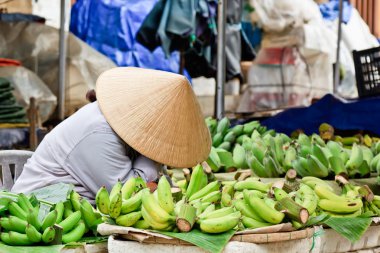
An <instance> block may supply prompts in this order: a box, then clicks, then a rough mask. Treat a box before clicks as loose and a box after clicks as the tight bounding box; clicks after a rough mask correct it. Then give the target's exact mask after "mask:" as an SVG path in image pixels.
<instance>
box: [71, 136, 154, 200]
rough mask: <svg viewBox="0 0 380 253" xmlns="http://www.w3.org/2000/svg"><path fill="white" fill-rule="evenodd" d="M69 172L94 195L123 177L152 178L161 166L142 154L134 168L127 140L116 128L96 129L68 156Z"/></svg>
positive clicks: (123, 178) (124, 178)
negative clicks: (103, 130)
mask: <svg viewBox="0 0 380 253" xmlns="http://www.w3.org/2000/svg"><path fill="white" fill-rule="evenodd" d="M65 163H66V166H67V170H68V172H69V173H70V174H71V175H72V176H73V177H74V178H75V179H76V180H77V181H78V182H79V183H80V184H81V185H83V186H84V187H85V188H86V189H88V191H89V192H91V193H93V194H94V195H95V194H96V192H97V191H98V189H99V188H100V187H101V186H102V185H105V186H106V187H107V189H108V190H111V188H112V186H113V185H114V184H115V183H116V182H117V180H121V181H122V182H125V181H126V180H128V178H130V177H133V176H137V175H140V173H142V174H143V175H142V176H143V178H144V179H149V178H150V176H151V175H154V173H157V172H156V171H157V166H156V165H155V163H154V162H153V161H151V160H149V159H148V158H143V157H138V158H137V160H136V161H135V163H136V165H137V167H136V168H133V166H132V161H131V159H130V158H129V157H128V156H127V155H126V148H125V144H124V142H123V141H122V140H121V139H120V138H119V137H118V136H117V135H116V134H114V133H113V132H111V133H110V132H104V133H103V132H94V133H91V134H89V135H87V136H86V137H85V138H83V139H82V140H81V141H80V142H79V143H78V144H77V145H76V147H75V148H74V149H73V150H72V152H71V153H70V154H69V156H68V157H67V159H66V162H65Z"/></svg>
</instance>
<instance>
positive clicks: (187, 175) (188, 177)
mask: <svg viewBox="0 0 380 253" xmlns="http://www.w3.org/2000/svg"><path fill="white" fill-rule="evenodd" d="M182 172H183V176H184V177H185V179H186V182H187V183H189V182H190V178H191V172H190V170H189V169H187V168H185V169H182Z"/></svg>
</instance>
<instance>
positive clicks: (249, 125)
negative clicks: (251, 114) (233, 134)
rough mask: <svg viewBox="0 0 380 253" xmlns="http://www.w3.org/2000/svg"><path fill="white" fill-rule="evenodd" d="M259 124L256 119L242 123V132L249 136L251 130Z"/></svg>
mask: <svg viewBox="0 0 380 253" xmlns="http://www.w3.org/2000/svg"><path fill="white" fill-rule="evenodd" d="M259 125H260V123H259V122H258V121H251V122H248V123H245V124H244V125H243V133H244V134H246V135H248V136H251V135H252V132H253V131H254V130H255V129H256V128H257V127H258V126H259Z"/></svg>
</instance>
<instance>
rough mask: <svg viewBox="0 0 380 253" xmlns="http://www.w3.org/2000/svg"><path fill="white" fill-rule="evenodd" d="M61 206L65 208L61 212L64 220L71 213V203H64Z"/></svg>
mask: <svg viewBox="0 0 380 253" xmlns="http://www.w3.org/2000/svg"><path fill="white" fill-rule="evenodd" d="M63 205H64V206H65V209H64V210H63V218H65V219H66V218H67V217H69V216H70V214H72V213H73V205H72V204H71V201H66V202H65V203H64V204H63Z"/></svg>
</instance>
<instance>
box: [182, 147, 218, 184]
mask: <svg viewBox="0 0 380 253" xmlns="http://www.w3.org/2000/svg"><path fill="white" fill-rule="evenodd" d="M206 162H207V164H208V165H209V166H210V167H211V170H212V171H213V172H218V171H219V169H220V167H221V161H220V158H219V155H218V152H217V151H216V149H215V148H214V147H211V150H210V154H209V157H208V158H207V161H206ZM185 182H187V181H185Z"/></svg>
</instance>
